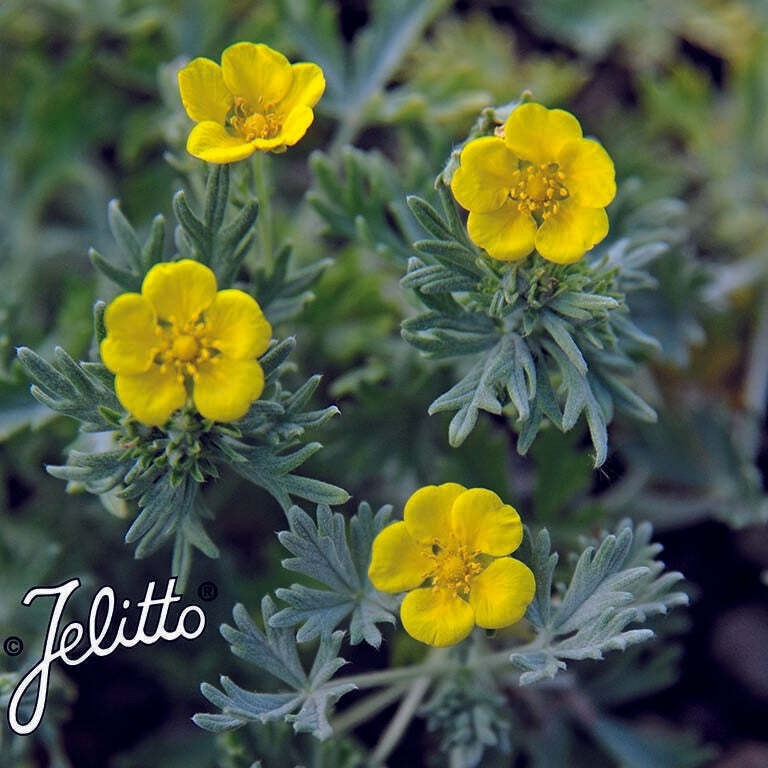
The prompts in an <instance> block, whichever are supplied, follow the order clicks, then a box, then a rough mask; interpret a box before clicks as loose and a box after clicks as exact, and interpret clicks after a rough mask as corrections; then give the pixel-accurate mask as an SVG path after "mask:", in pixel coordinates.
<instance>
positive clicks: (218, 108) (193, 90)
mask: <svg viewBox="0 0 768 768" xmlns="http://www.w3.org/2000/svg"><path fill="white" fill-rule="evenodd" d="M178 78H179V91H180V93H181V101H182V103H183V104H184V109H186V110H187V114H188V115H189V116H190V117H191V118H192V119H193V120H194V121H195V122H197V123H200V122H202V121H203V120H213V121H214V122H215V123H221V124H223V123H224V120H225V119H226V117H227V112H229V108H230V106H232V94H231V93H230V92H229V90H227V86H226V85H224V77H223V75H222V73H221V67H220V66H219V65H218V64H217V63H216V62H215V61H211V60H210V59H203V58H199V59H194V60H192V61H190V62H189V64H187V66H186V67H184V69H182V70H180V71H179V75H178Z"/></svg>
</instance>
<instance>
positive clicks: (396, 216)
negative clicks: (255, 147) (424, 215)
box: [307, 147, 427, 263]
mask: <svg viewBox="0 0 768 768" xmlns="http://www.w3.org/2000/svg"><path fill="white" fill-rule="evenodd" d="M412 160H413V162H411V163H409V176H410V180H411V182H412V183H415V184H417V185H418V186H419V187H421V186H423V183H424V181H425V180H426V178H427V171H426V168H425V166H424V161H423V158H420V157H418V155H416V154H415V153H414V157H413V158H412ZM341 162H342V169H343V172H339V170H337V169H336V167H335V166H334V163H333V160H332V158H330V157H329V156H328V155H325V154H323V153H321V152H315V153H314V154H313V155H312V158H311V161H310V164H311V167H312V171H313V173H314V175H315V188H314V189H312V190H311V191H310V192H309V193H308V195H307V199H308V200H309V202H310V203H311V204H312V206H313V207H314V209H315V210H316V211H317V212H318V213H319V214H320V216H322V218H323V220H324V221H325V223H326V225H327V227H328V229H327V233H328V234H330V235H334V236H336V237H340V238H343V239H345V240H350V241H357V242H359V243H361V244H363V245H365V246H366V247H367V248H370V249H371V250H373V251H374V252H375V253H377V254H378V255H379V256H382V257H384V258H386V259H389V260H393V261H396V262H399V263H405V262H406V261H407V260H408V258H409V257H410V255H411V246H410V243H411V240H413V239H414V238H415V237H416V234H417V232H418V229H417V226H416V223H415V221H414V219H413V217H412V215H411V213H410V211H409V210H408V208H407V207H406V205H405V189H406V188H407V187H406V186H405V185H404V183H403V181H402V180H401V179H400V178H399V175H398V174H397V173H396V172H395V169H394V167H393V165H392V163H391V162H390V161H389V160H387V158H386V157H384V156H383V155H382V154H381V153H380V152H376V151H371V152H363V151H361V150H359V149H355V148H353V147H346V148H345V149H344V150H343V151H342V153H341ZM407 182H408V180H406V183H407ZM420 182H421V183H420ZM411 188H412V187H411Z"/></svg>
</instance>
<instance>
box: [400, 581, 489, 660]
mask: <svg viewBox="0 0 768 768" xmlns="http://www.w3.org/2000/svg"><path fill="white" fill-rule="evenodd" d="M400 620H401V621H402V622H403V626H404V627H405V631H406V632H407V633H408V634H409V635H410V636H411V637H415V638H416V639H417V640H420V641H421V642H422V643H426V644H427V645H434V646H438V647H445V646H447V645H456V643H460V642H461V641H462V640H463V639H464V638H465V637H467V636H468V635H469V633H470V632H471V631H472V628H473V627H474V626H475V612H474V611H473V610H472V606H471V605H470V604H469V603H468V602H467V601H466V600H462V599H461V598H460V597H458V596H457V595H454V594H452V593H450V592H448V591H447V590H444V589H436V588H435V587H428V588H424V589H415V590H414V591H413V592H409V593H408V594H407V595H406V596H405V599H404V600H403V603H402V605H401V606H400Z"/></svg>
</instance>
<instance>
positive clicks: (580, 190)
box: [557, 139, 616, 208]
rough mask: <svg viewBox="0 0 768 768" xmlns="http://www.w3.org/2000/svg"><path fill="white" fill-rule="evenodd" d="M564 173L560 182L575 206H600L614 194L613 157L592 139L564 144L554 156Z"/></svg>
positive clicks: (605, 203)
mask: <svg viewBox="0 0 768 768" xmlns="http://www.w3.org/2000/svg"><path fill="white" fill-rule="evenodd" d="M557 162H558V164H559V165H560V170H561V171H562V172H563V173H564V174H565V181H564V184H565V186H566V188H567V189H568V193H569V194H570V196H571V199H572V200H573V202H574V203H576V204H577V205H584V206H586V207H588V208H603V207H605V206H606V205H608V203H610V202H611V200H613V198H614V197H615V196H616V181H615V172H614V169H613V160H611V158H610V157H609V156H608V153H607V152H606V151H605V150H604V149H603V147H602V146H601V145H600V144H598V143H597V142H596V141H593V140H592V139H579V140H578V141H571V142H568V144H566V145H564V146H563V148H562V149H561V150H560V155H559V156H558V158H557Z"/></svg>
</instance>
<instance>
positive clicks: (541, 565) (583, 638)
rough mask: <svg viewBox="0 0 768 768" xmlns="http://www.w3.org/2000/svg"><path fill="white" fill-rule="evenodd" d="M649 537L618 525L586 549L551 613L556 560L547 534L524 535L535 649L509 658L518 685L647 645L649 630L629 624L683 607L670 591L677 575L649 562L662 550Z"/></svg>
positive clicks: (646, 529) (641, 528)
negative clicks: (532, 582) (570, 664)
mask: <svg viewBox="0 0 768 768" xmlns="http://www.w3.org/2000/svg"><path fill="white" fill-rule="evenodd" d="M651 533H652V528H651V526H650V525H649V524H648V523H643V524H641V525H638V526H637V528H636V529H633V526H632V523H631V522H630V521H628V520H624V521H622V522H621V523H620V524H619V526H618V528H617V530H616V533H615V534H610V535H607V536H605V537H604V538H603V539H602V540H601V541H600V543H599V546H597V547H595V546H588V547H587V548H586V549H585V550H584V552H583V553H582V554H581V556H580V557H579V560H578V562H577V564H576V567H575V569H574V571H573V574H572V576H571V580H570V584H569V585H568V588H567V589H566V590H565V592H564V594H562V596H561V599H560V600H559V603H558V604H557V605H556V606H555V605H554V604H553V602H552V599H551V584H552V575H553V572H554V568H555V566H556V564H557V556H556V555H554V554H552V553H551V552H550V541H549V534H548V532H547V531H546V529H543V530H542V531H540V532H539V534H538V535H537V536H536V537H535V538H534V537H533V536H532V535H531V532H530V531H529V530H527V529H526V534H525V538H524V541H523V546H522V549H521V551H520V558H521V559H522V560H524V561H525V562H526V563H527V564H528V565H529V566H530V567H531V570H533V573H534V576H535V577H536V594H535V596H534V599H533V601H532V603H531V605H530V606H529V608H528V611H527V613H526V618H527V619H528V620H529V621H530V622H531V624H533V626H534V627H535V628H536V630H537V632H538V633H539V637H540V638H542V642H541V644H540V647H536V645H537V644H536V643H533V644H532V647H531V649H530V650H526V651H524V652H520V653H513V654H512V655H511V656H510V661H512V663H513V664H515V665H516V666H518V667H519V668H520V669H522V670H524V671H523V674H522V675H521V676H520V682H521V684H523V685H525V684H529V683H533V682H536V681H537V680H541V679H543V678H546V677H554V676H555V675H556V674H557V672H558V671H559V670H561V669H565V667H566V660H582V659H601V658H602V657H603V654H604V653H606V652H608V651H611V650H624V649H625V648H627V647H628V646H630V645H633V644H635V643H639V642H643V641H644V640H648V639H649V638H651V637H653V631H652V630H650V629H648V628H647V627H643V628H637V627H631V625H633V624H638V623H642V622H644V621H645V620H646V619H647V617H649V616H652V615H654V614H659V613H667V611H668V610H669V609H670V608H672V607H674V606H676V605H687V604H688V596H687V595H686V594H685V593H684V592H680V591H673V587H674V585H675V584H676V583H677V582H679V581H680V579H682V578H683V577H682V574H680V573H677V572H669V573H663V574H662V571H663V570H664V564H663V563H662V562H659V561H658V560H656V555H658V553H659V552H660V551H661V545H660V544H651V543H650V538H651Z"/></svg>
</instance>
